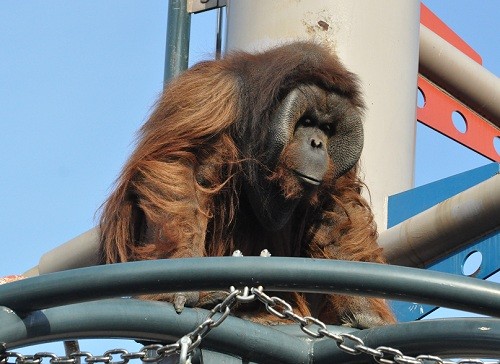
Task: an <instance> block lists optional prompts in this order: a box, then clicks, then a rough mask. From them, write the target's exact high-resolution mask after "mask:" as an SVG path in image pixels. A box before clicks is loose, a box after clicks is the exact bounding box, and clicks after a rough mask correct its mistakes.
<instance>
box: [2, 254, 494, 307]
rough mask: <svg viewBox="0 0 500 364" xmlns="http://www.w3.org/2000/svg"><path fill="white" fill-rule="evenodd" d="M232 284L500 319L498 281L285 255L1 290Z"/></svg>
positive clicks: (73, 292)
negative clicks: (422, 306)
mask: <svg viewBox="0 0 500 364" xmlns="http://www.w3.org/2000/svg"><path fill="white" fill-rule="evenodd" d="M232 285H234V286H237V287H244V286H249V287H258V286H263V287H264V288H265V289H266V290H268V291H270V292H271V291H299V292H310V293H340V294H353V295H370V296H376V297H383V298H394V299H397V300H401V301H407V302H420V303H427V304H433V305H437V306H444V307H449V308H456V309H460V310H466V311H469V312H476V313H480V314H486V315H492V316H500V284H498V283H494V282H489V281H482V280H479V279H476V278H470V277H462V276H456V275H452V274H446V273H441V272H435V271H427V270H423V269H417V268H408V267H400V266H396V265H387V264H376V263H366V262H352V261H342V260H329V259H311V258H284V257H270V258H262V257H217V258H212V257H208V258H186V259H166V260H153V261H139V262H132V263H121V264H108V265H100V266H96V267H89V268H80V269H73V270H67V271H64V272H58V273H53V274H44V275H41V276H38V277H32V278H27V279H24V280H20V281H16V282H11V283H9V284H4V285H0V305H1V306H6V307H9V308H11V309H12V310H14V311H19V312H29V311H33V310H37V309H43V308H48V307H54V306H58V305H63V304H70V303H76V302H84V301H91V300H96V299H101V298H111V297H125V296H135V295H142V294H148V293H159V292H185V291H212V290H221V289H222V290H227V289H228V287H229V286H232ZM41 287H43V289H42V288H41Z"/></svg>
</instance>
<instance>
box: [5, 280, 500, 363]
mask: <svg viewBox="0 0 500 364" xmlns="http://www.w3.org/2000/svg"><path fill="white" fill-rule="evenodd" d="M255 300H259V301H260V302H261V303H263V304H264V306H265V307H266V310H267V311H268V312H269V313H271V314H272V315H274V316H276V317H278V318H280V319H289V320H291V321H293V322H295V323H297V324H298V325H299V326H300V328H301V330H302V331H303V332H304V333H306V334H307V335H308V336H310V337H311V338H316V339H317V338H322V337H327V338H329V339H332V340H333V341H335V343H336V344H337V346H338V347H339V349H341V350H342V351H344V352H345V353H348V354H351V355H359V354H366V355H369V356H371V357H372V358H373V359H374V360H375V361H376V362H377V363H380V364H424V363H425V364H500V360H495V361H483V360H480V359H462V360H459V361H445V360H443V359H441V358H440V357H438V356H433V355H419V356H417V357H412V356H406V355H404V354H403V353H402V352H401V351H399V350H397V349H394V348H391V347H387V346H379V347H377V348H371V347H369V346H367V345H366V344H365V343H364V341H363V340H362V339H361V338H359V337H357V336H355V335H353V334H349V333H339V334H338V333H334V332H331V331H329V330H328V327H327V326H326V324H325V323H324V322H322V321H321V320H319V319H317V318H314V317H311V316H305V317H303V316H301V315H299V314H297V313H295V312H293V309H292V306H291V305H290V304H289V303H288V302H286V301H285V300H283V299H282V298H279V297H275V296H269V295H267V294H266V293H265V292H264V290H263V288H262V286H259V287H258V288H255V287H252V288H250V289H249V288H248V287H244V288H243V289H236V288H234V287H230V293H229V294H228V296H227V297H226V298H225V299H224V301H222V302H221V303H219V304H217V305H216V306H215V307H214V308H213V309H212V310H210V312H209V314H208V315H207V317H206V318H205V320H204V321H203V322H202V323H201V324H200V325H199V326H198V327H196V329H194V330H193V331H191V332H190V333H188V334H186V335H184V336H183V337H181V338H180V339H179V340H177V341H176V342H175V343H172V344H168V345H160V344H152V345H146V346H143V347H142V348H141V349H140V350H139V351H137V352H128V351H127V350H125V349H112V350H108V351H106V352H105V353H104V354H103V355H97V356H96V355H92V354H91V353H89V352H86V351H77V352H74V353H72V354H69V355H68V356H58V355H56V354H54V353H49V352H39V353H36V354H34V355H23V354H21V353H19V352H14V351H6V345H5V343H0V364H42V363H44V362H45V359H47V361H49V362H50V364H77V363H78V360H79V359H80V358H81V359H83V360H84V361H85V363H88V364H95V363H104V364H127V363H129V361H130V360H134V359H140V360H141V361H142V362H144V363H158V362H160V361H161V360H163V359H164V358H166V357H168V356H171V355H173V354H177V355H179V363H180V364H190V363H191V357H192V355H193V352H194V350H195V349H196V348H197V347H198V346H199V345H200V344H201V342H202V340H203V338H204V337H205V336H206V335H207V334H208V333H209V332H210V330H212V329H213V328H215V327H218V326H219V325H220V324H222V322H224V320H226V318H227V317H228V316H229V315H230V314H231V309H232V308H233V307H234V306H235V305H236V304H237V303H238V302H240V303H248V302H252V301H255ZM118 355H119V357H120V360H119V361H114V357H113V356H118ZM9 359H11V361H9Z"/></svg>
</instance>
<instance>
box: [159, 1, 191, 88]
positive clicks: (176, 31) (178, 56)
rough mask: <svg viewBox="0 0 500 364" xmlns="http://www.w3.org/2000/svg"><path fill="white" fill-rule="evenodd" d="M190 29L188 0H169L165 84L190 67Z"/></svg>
mask: <svg viewBox="0 0 500 364" xmlns="http://www.w3.org/2000/svg"><path fill="white" fill-rule="evenodd" d="M190 31H191V14H189V13H188V11H187V2H186V0H169V2H168V18H167V46H166V50H165V73H164V77H163V82H164V84H165V85H166V84H167V83H168V82H169V81H170V80H171V79H172V78H174V77H175V76H177V75H178V74H179V73H181V72H182V71H184V70H185V69H186V68H187V67H188V59H189V36H190Z"/></svg>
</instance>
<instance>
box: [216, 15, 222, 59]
mask: <svg viewBox="0 0 500 364" xmlns="http://www.w3.org/2000/svg"><path fill="white" fill-rule="evenodd" d="M223 15H224V13H223V9H222V8H217V26H216V29H215V31H216V37H215V58H216V59H220V57H221V55H222V24H223Z"/></svg>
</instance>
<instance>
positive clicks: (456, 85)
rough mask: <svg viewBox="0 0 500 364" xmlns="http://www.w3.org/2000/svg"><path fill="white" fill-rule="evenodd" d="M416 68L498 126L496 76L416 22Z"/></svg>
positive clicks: (499, 84)
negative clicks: (417, 55)
mask: <svg viewBox="0 0 500 364" xmlns="http://www.w3.org/2000/svg"><path fill="white" fill-rule="evenodd" d="M419 63H420V65H419V71H420V73H422V75H424V76H425V77H427V78H429V79H430V80H431V81H432V82H434V83H436V84H437V85H438V86H440V87H442V88H443V89H445V90H446V91H448V92H449V93H451V94H452V95H453V96H455V97H457V98H458V99H459V100H460V101H462V102H463V103H464V104H466V105H467V106H469V107H471V108H472V109H473V110H474V111H476V112H477V113H479V114H481V115H483V116H484V117H485V118H487V119H488V120H489V121H491V122H492V123H493V124H495V125H496V126H498V127H500V79H499V78H498V77H496V76H495V75H494V74H492V73H491V72H489V71H488V70H487V69H486V68H484V67H482V66H481V65H480V64H478V63H476V62H474V61H473V60H472V59H470V58H469V57H467V56H466V55H465V54H463V53H462V52H460V51H459V50H458V49H456V48H455V47H453V46H452V45H451V44H449V43H448V42H446V41H445V40H443V39H442V38H441V37H439V36H437V35H436V34H434V33H433V32H432V31H431V30H429V29H427V28H426V27H425V26H423V25H421V26H420V54H419Z"/></svg>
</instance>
